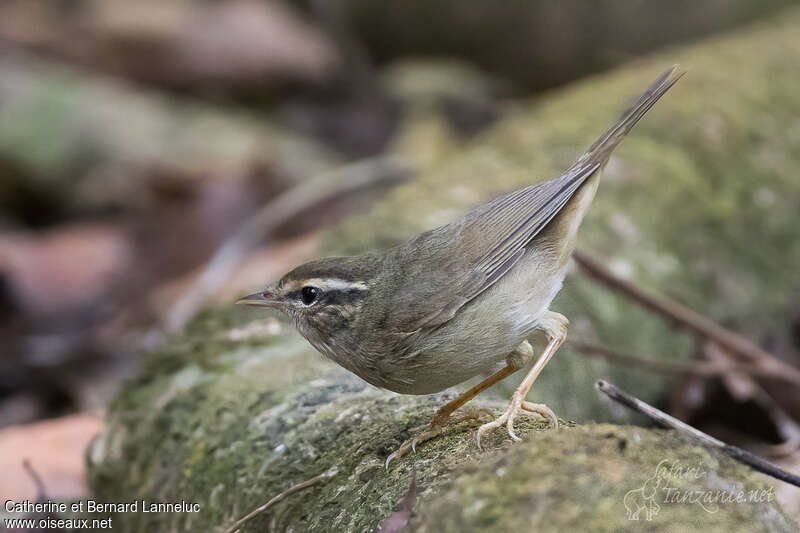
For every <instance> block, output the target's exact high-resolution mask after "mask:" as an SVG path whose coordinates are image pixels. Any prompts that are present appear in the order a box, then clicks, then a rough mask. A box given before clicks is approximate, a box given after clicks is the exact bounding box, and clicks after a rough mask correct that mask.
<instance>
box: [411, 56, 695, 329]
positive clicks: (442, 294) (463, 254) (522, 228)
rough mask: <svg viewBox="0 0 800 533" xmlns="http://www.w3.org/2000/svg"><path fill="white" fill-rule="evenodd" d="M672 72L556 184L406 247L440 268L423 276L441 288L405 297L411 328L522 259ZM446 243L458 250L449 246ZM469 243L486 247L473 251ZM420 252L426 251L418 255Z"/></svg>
mask: <svg viewBox="0 0 800 533" xmlns="http://www.w3.org/2000/svg"><path fill="white" fill-rule="evenodd" d="M676 70H677V66H674V67H672V68H671V69H669V70H667V71H666V72H664V73H663V74H662V75H661V76H659V77H658V79H656V80H655V82H653V83H652V84H651V86H650V87H649V88H648V89H647V90H646V91H645V92H644V93H643V94H642V95H641V96H640V97H639V98H638V99H637V100H636V102H635V103H634V104H633V105H632V106H631V107H630V108H629V109H627V110H626V111H625V112H624V113H623V114H622V116H621V117H620V118H619V120H618V121H617V122H616V123H614V125H613V126H611V128H609V129H608V130H607V131H606V132H605V133H604V134H603V135H602V136H601V137H600V138H599V139H598V140H597V141H595V142H594V144H592V146H591V147H590V148H589V150H588V151H587V152H586V153H585V154H583V155H582V156H581V157H580V158H579V159H578V160H577V161H576V162H575V164H574V165H572V167H570V168H569V169H568V170H567V171H566V172H565V173H564V174H562V175H561V176H559V177H558V178H556V179H554V180H550V181H547V182H544V183H539V184H536V185H531V186H529V187H525V188H522V189H519V190H517V191H513V192H511V193H508V194H506V195H504V196H502V197H500V198H498V199H496V200H494V201H492V202H489V203H487V204H484V205H482V206H478V207H477V208H475V209H474V210H472V211H471V212H470V213H467V215H466V216H465V217H464V218H463V219H461V220H460V221H458V222H454V223H453V224H450V225H448V226H445V227H443V228H439V230H433V231H432V232H429V233H428V234H423V235H422V236H420V237H419V238H418V239H417V240H415V241H413V243H410V245H409V248H408V249H412V248H413V249H415V250H420V249H423V252H421V253H424V254H427V255H428V256H431V255H434V256H437V258H436V259H437V261H438V262H439V263H438V264H441V265H443V266H442V269H441V272H440V273H430V272H426V273H425V274H426V275H428V276H429V277H431V278H432V279H433V280H436V279H437V278H435V276H436V275H437V274H438V275H440V276H441V280H439V281H441V285H439V287H438V288H434V289H433V290H432V293H431V294H419V292H417V291H410V292H411V293H414V294H415V296H416V301H415V302H405V303H406V304H407V305H413V307H414V308H415V309H414V310H415V311H419V313H418V314H417V313H410V314H411V315H412V316H418V317H421V318H420V319H419V320H416V321H413V322H412V324H411V325H410V326H411V328H412V329H417V328H422V327H425V328H428V327H436V326H439V325H441V324H443V323H445V322H447V321H448V320H450V319H451V318H453V316H455V314H456V313H457V312H458V310H459V309H460V308H461V307H463V306H464V305H465V304H466V303H468V302H469V301H470V300H472V299H473V298H475V297H476V296H478V295H479V294H480V293H481V292H483V291H485V290H486V289H488V288H489V287H491V286H492V285H493V284H494V283H496V282H497V280H499V279H501V278H502V277H503V276H504V275H505V274H506V273H507V272H508V271H509V270H511V269H512V268H513V266H514V265H515V264H516V263H517V262H518V261H519V260H520V259H521V258H522V257H523V255H524V254H525V247H526V246H527V245H528V244H529V243H530V242H531V240H532V239H533V238H534V237H536V235H537V234H538V233H539V232H541V231H542V229H543V228H544V227H546V226H547V224H548V223H549V222H550V221H551V220H552V219H553V218H554V217H555V216H556V215H557V214H558V213H559V212H560V211H561V209H562V208H563V207H564V206H565V205H566V204H567V202H568V201H569V200H570V198H572V196H573V195H574V194H575V192H576V191H577V190H578V189H579V188H580V187H581V185H583V184H584V183H585V182H586V180H588V179H589V178H590V177H591V176H593V175H595V174H596V173H597V172H599V171H600V170H601V169H602V167H603V166H604V165H605V164H606V162H607V161H608V158H609V157H610V156H611V153H612V152H613V150H614V148H616V146H617V145H618V144H619V142H620V141H621V140H622V139H623V138H624V137H625V135H626V134H627V133H628V132H629V131H630V130H631V128H632V127H633V126H634V125H635V124H636V123H637V122H638V121H639V120H640V119H641V118H642V117H643V116H644V114H645V113H647V111H648V110H650V108H651V107H653V105H654V104H655V103H656V102H657V101H658V99H659V98H661V96H663V95H664V93H666V92H667V91H668V90H669V88H670V87H672V86H673V85H674V84H675V82H676V81H678V79H680V77H681V76H682V75H683V73H682V72H681V73H678V74H676ZM477 234H480V235H481V238H480V239H476V238H474V237H475V236H476V235H477ZM448 240H450V241H455V242H456V243H458V244H457V245H455V246H449V245H448ZM434 241H435V243H434ZM475 242H482V243H487V245H486V247H485V249H483V250H478V249H475V245H474V243H475ZM426 246H427V247H429V248H431V250H432V251H430V250H424V248H425V247H426ZM417 274H419V272H418V273H417ZM412 282H416V280H413V281H412ZM400 292H401V293H402V292H403V291H400ZM406 294H408V293H406ZM420 297H421V298H420ZM426 309H427V310H428V311H427V312H426V311H425V310H426Z"/></svg>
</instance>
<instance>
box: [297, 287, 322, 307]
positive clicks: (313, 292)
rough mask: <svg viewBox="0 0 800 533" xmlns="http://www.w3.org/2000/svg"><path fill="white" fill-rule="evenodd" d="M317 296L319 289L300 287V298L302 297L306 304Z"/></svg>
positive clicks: (312, 301)
mask: <svg viewBox="0 0 800 533" xmlns="http://www.w3.org/2000/svg"><path fill="white" fill-rule="evenodd" d="M318 296H319V289H318V288H316V287H303V288H302V289H300V298H302V300H303V303H304V304H306V305H311V304H312V303H314V300H316V299H317V297H318Z"/></svg>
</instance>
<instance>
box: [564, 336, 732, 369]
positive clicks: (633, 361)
mask: <svg viewBox="0 0 800 533" xmlns="http://www.w3.org/2000/svg"><path fill="white" fill-rule="evenodd" d="M567 345H568V346H570V347H572V348H575V350H577V351H578V352H579V353H581V354H583V355H585V356H588V357H595V358H600V359H605V360H606V361H609V362H611V363H620V364H622V365H625V366H628V367H637V368H641V369H644V370H650V371H653V372H659V373H667V374H693V375H698V376H716V375H719V374H720V369H719V368H718V367H717V366H716V365H713V364H711V363H706V362H699V361H698V362H694V363H669V362H666V361H658V360H655V359H647V358H644V357H638V356H635V355H630V354H626V353H622V351H621V350H618V349H616V348H611V347H608V346H602V345H599V344H593V343H590V342H580V341H569V340H568V341H567Z"/></svg>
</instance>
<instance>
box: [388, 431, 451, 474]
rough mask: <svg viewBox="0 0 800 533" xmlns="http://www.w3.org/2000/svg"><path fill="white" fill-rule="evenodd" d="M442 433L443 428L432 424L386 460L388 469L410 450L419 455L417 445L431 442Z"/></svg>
mask: <svg viewBox="0 0 800 533" xmlns="http://www.w3.org/2000/svg"><path fill="white" fill-rule="evenodd" d="M441 433H442V426H440V425H438V424H431V425H429V426H428V427H427V429H425V431H423V432H422V433H420V434H419V435H417V436H415V437H412V438H410V439H408V440H406V441H405V442H404V443H403V444H401V445H400V447H399V448H397V449H396V450H395V451H394V452H392V453H391V454H390V455H389V457H387V458H386V468H387V469H388V468H389V464H390V463H391V462H392V461H394V460H395V459H399V458H400V457H402V456H404V455H405V454H407V453H408V450H409V449H410V450H411V451H412V452H414V453H417V444H422V443H423V442H425V441H426V440H430V439H432V438H433V437H436V436H438V435H441Z"/></svg>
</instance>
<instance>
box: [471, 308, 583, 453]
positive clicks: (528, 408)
mask: <svg viewBox="0 0 800 533" xmlns="http://www.w3.org/2000/svg"><path fill="white" fill-rule="evenodd" d="M567 324H569V320H567V318H566V317H565V316H564V315H560V314H558V313H554V312H552V311H546V312H545V315H544V316H543V317H542V320H541V322H540V323H539V328H540V329H542V330H543V331H544V332H545V333H546V334H547V338H548V340H549V342H548V344H547V347H546V348H545V349H544V352H542V355H540V356H539V359H537V360H536V362H535V363H534V365H533V367H532V368H531V370H530V372H528V375H527V376H525V379H523V380H522V383H521V384H520V386H519V387H517V390H515V391H514V395H513V396H512V397H511V403H509V404H508V408H507V409H506V411H505V412H504V413H503V414H502V415H501V416H500V417H499V418H497V419H496V420H494V421H492V422H489V423H486V424H484V425H482V426H481V427H480V428H478V432H477V434H476V436H475V437H476V439H477V441H478V448H480V447H481V436H482V435H483V434H484V433H486V432H487V431H489V430H490V429H494V428H498V427H500V426H502V425H503V424H505V425H506V428H507V429H508V434H509V436H510V437H511V438H512V439H513V440H517V441H518V440H520V438H519V437H517V435H516V434H515V433H514V419H515V418H516V416H517V415H518V414H519V413H520V412H525V413H536V414H539V415H541V416H543V417H544V418H549V419H550V420H551V421H552V422H553V428H557V427H558V418H557V417H556V415H555V413H553V411H552V410H550V408H549V407H547V406H546V405H544V404H540V403H531V402H526V401H525V396H527V395H528V391H530V390H531V386H532V385H533V382H534V381H536V378H537V377H539V374H540V373H541V372H542V369H544V367H545V365H547V363H548V362H549V361H550V359H552V357H553V355H555V353H556V350H558V347H559V346H561V343H562V342H564V339H565V338H566V337H567Z"/></svg>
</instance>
